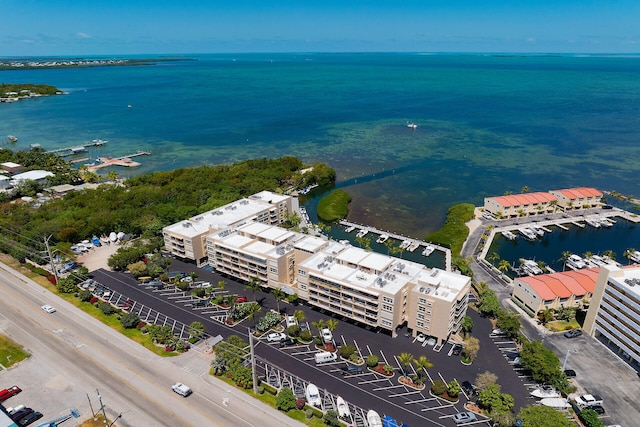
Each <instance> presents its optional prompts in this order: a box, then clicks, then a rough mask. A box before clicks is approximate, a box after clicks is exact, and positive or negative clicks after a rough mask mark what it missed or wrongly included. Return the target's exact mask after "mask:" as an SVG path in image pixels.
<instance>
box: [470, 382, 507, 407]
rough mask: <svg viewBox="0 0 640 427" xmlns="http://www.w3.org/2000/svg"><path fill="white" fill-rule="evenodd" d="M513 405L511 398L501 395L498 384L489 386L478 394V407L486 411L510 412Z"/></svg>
mask: <svg viewBox="0 0 640 427" xmlns="http://www.w3.org/2000/svg"><path fill="white" fill-rule="evenodd" d="M514 404H515V402H514V400H513V396H511V395H509V394H506V393H502V392H501V391H500V385H499V384H489V386H487V388H486V389H484V390H482V391H481V392H480V393H479V394H478V405H479V406H480V407H481V408H483V409H486V410H488V411H511V410H512V409H513V406H514Z"/></svg>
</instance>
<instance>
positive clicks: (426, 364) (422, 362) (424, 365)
mask: <svg viewBox="0 0 640 427" xmlns="http://www.w3.org/2000/svg"><path fill="white" fill-rule="evenodd" d="M413 363H415V365H416V371H417V372H418V377H419V378H422V377H424V376H426V374H425V372H424V371H425V369H429V368H430V367H432V366H433V363H431V362H430V361H429V359H427V356H424V355H423V356H420V357H418V358H417V359H413Z"/></svg>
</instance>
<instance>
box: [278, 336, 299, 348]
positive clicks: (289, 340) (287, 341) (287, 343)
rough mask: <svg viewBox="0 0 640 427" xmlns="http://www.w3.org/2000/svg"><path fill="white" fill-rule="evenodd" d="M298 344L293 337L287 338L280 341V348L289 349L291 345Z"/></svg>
mask: <svg viewBox="0 0 640 427" xmlns="http://www.w3.org/2000/svg"><path fill="white" fill-rule="evenodd" d="M297 343H298V342H297V341H296V340H294V339H293V338H291V337H287V338H285V339H283V340H282V341H280V347H288V346H290V345H296V344H297Z"/></svg>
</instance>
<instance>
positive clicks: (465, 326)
mask: <svg viewBox="0 0 640 427" xmlns="http://www.w3.org/2000/svg"><path fill="white" fill-rule="evenodd" d="M461 328H462V331H463V332H464V335H465V336H468V335H469V334H470V333H471V331H472V330H473V319H472V318H471V316H464V318H463V319H462V325H461Z"/></svg>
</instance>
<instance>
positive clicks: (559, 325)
mask: <svg viewBox="0 0 640 427" xmlns="http://www.w3.org/2000/svg"><path fill="white" fill-rule="evenodd" d="M579 327H580V325H579V324H578V322H577V321H576V320H575V319H574V320H570V321H565V320H554V321H553V322H549V323H547V328H548V329H549V330H550V331H554V332H558V331H566V330H568V329H578V328H579Z"/></svg>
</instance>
